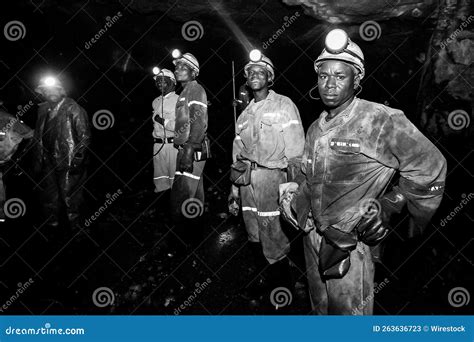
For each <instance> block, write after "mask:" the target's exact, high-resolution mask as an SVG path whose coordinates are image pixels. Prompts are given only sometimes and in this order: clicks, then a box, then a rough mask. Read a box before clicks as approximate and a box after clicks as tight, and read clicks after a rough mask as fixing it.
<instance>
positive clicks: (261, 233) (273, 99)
mask: <svg viewBox="0 0 474 342" xmlns="http://www.w3.org/2000/svg"><path fill="white" fill-rule="evenodd" d="M244 70H245V77H246V78H247V86H248V87H249V88H250V89H251V91H252V94H253V100H251V101H250V103H249V104H248V106H247V107H246V108H245V109H244V111H243V112H242V114H241V115H240V116H239V118H238V120H237V124H236V131H235V133H236V136H235V139H234V142H233V150H232V157H233V161H234V163H233V164H232V167H231V181H232V183H233V184H232V189H231V192H230V195H229V200H230V202H231V203H233V204H235V203H240V205H241V210H242V215H243V219H244V222H245V227H246V230H247V234H248V240H249V244H250V248H251V250H252V251H253V252H252V253H253V261H254V263H255V267H253V269H254V270H255V275H254V276H253V277H252V278H254V281H252V282H250V283H249V285H248V286H247V287H246V288H245V289H243V291H242V293H241V295H243V296H244V297H246V298H249V299H259V298H261V297H262V295H265V294H266V293H268V290H273V289H274V288H277V287H280V286H281V287H285V288H287V289H288V290H290V291H291V289H292V280H291V274H290V267H289V260H288V258H287V255H288V252H289V250H290V241H289V239H288V237H287V236H286V234H285V233H284V231H283V230H282V226H281V222H280V211H279V205H278V199H279V193H278V191H279V185H280V184H281V183H286V182H288V181H291V180H292V179H293V177H294V174H295V170H296V169H298V168H299V165H300V162H301V157H302V154H303V146H304V131H303V126H302V123H301V119H300V115H299V111H298V108H297V107H296V105H295V104H294V103H293V101H291V99H289V98H288V97H286V96H283V95H280V94H278V93H276V92H275V91H273V90H271V89H269V88H270V87H271V86H272V85H273V81H274V79H275V71H274V66H273V63H272V61H271V60H270V59H269V58H268V57H266V56H264V55H262V54H261V53H260V52H259V51H258V50H253V51H252V52H251V53H250V61H249V62H248V63H247V64H246V65H245V68H244ZM230 209H232V205H230ZM233 213H234V214H236V212H235V210H234V212H233ZM262 253H263V255H262ZM263 270H265V271H264V272H262V271H263ZM259 274H260V275H263V277H261V276H258V275H259Z"/></svg>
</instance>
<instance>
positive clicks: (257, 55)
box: [249, 49, 262, 62]
mask: <svg viewBox="0 0 474 342" xmlns="http://www.w3.org/2000/svg"><path fill="white" fill-rule="evenodd" d="M249 58H250V60H251V61H252V62H260V61H261V60H262V53H261V52H260V50H258V49H253V50H252V51H250V53H249Z"/></svg>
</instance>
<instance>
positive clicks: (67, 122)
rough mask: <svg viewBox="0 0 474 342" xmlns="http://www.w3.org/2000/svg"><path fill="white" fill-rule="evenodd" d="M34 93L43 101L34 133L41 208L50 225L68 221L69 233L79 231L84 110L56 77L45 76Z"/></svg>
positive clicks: (86, 131)
mask: <svg viewBox="0 0 474 342" xmlns="http://www.w3.org/2000/svg"><path fill="white" fill-rule="evenodd" d="M35 90H36V92H38V93H39V94H41V95H42V96H43V97H44V99H45V100H46V102H44V103H41V104H40V105H39V108H38V119H37V121H36V129H35V133H34V139H35V146H36V148H35V149H36V151H35V160H34V164H35V165H34V166H35V170H36V173H37V177H38V180H39V184H38V188H39V195H40V208H41V211H42V214H43V219H44V222H45V223H46V225H47V226H49V227H53V228H55V227H58V226H59V225H60V223H61V222H62V221H63V220H62V218H63V217H64V218H65V219H66V220H64V222H67V223H68V226H69V228H70V229H71V230H70V232H71V231H72V233H74V234H76V233H79V232H80V231H81V228H82V223H83V222H82V221H81V206H82V204H83V201H84V198H83V189H82V186H83V183H84V181H85V179H86V176H87V170H86V168H87V160H88V154H89V151H88V148H89V145H90V140H91V131H90V126H89V119H88V117H87V113H86V111H85V110H84V108H82V107H81V106H80V105H79V104H77V102H76V101H74V100H73V99H71V98H70V97H67V95H66V91H65V89H64V87H63V85H62V83H61V82H60V80H59V79H57V78H55V77H46V78H44V79H43V80H42V81H41V83H40V84H39V85H38V87H37V88H36V89H35Z"/></svg>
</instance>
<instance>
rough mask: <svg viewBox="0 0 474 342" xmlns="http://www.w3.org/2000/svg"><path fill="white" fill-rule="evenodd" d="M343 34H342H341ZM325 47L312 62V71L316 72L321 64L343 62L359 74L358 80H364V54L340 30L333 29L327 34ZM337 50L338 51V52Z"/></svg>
mask: <svg viewBox="0 0 474 342" xmlns="http://www.w3.org/2000/svg"><path fill="white" fill-rule="evenodd" d="M341 32H342V33H343V34H342V33H341ZM344 35H345V36H344ZM331 39H334V40H338V41H337V42H335V43H334V42H331ZM325 45H326V47H325V48H324V49H323V52H322V53H321V54H320V55H319V57H318V58H317V59H316V61H315V62H314V70H316V72H318V70H319V67H320V66H321V64H323V62H325V61H329V60H336V61H343V62H347V63H349V64H351V65H353V66H354V67H355V68H356V69H357V70H359V72H360V78H361V79H362V78H364V75H365V68H364V54H363V53H362V50H361V49H360V47H359V45H357V44H356V43H354V42H353V41H352V40H350V38H349V37H347V34H346V33H345V32H344V31H343V30H341V29H335V30H332V31H331V32H329V33H328V35H327V36H326V43H325ZM337 45H340V48H338V49H337V50H336V49H334V50H333V49H332V46H337ZM338 50H339V51H338Z"/></svg>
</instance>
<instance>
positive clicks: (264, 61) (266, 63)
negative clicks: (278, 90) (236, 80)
mask: <svg viewBox="0 0 474 342" xmlns="http://www.w3.org/2000/svg"><path fill="white" fill-rule="evenodd" d="M252 65H259V66H262V67H264V68H265V69H267V71H268V72H269V73H270V77H269V78H268V80H269V81H273V80H274V79H275V70H274V66H273V63H272V61H271V60H270V58H268V57H267V56H265V55H263V54H262V55H261V57H260V59H259V60H258V61H252V60H251V61H250V62H248V63H247V64H246V65H245V67H244V75H245V77H248V70H249V68H250V67H251V66H252Z"/></svg>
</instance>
